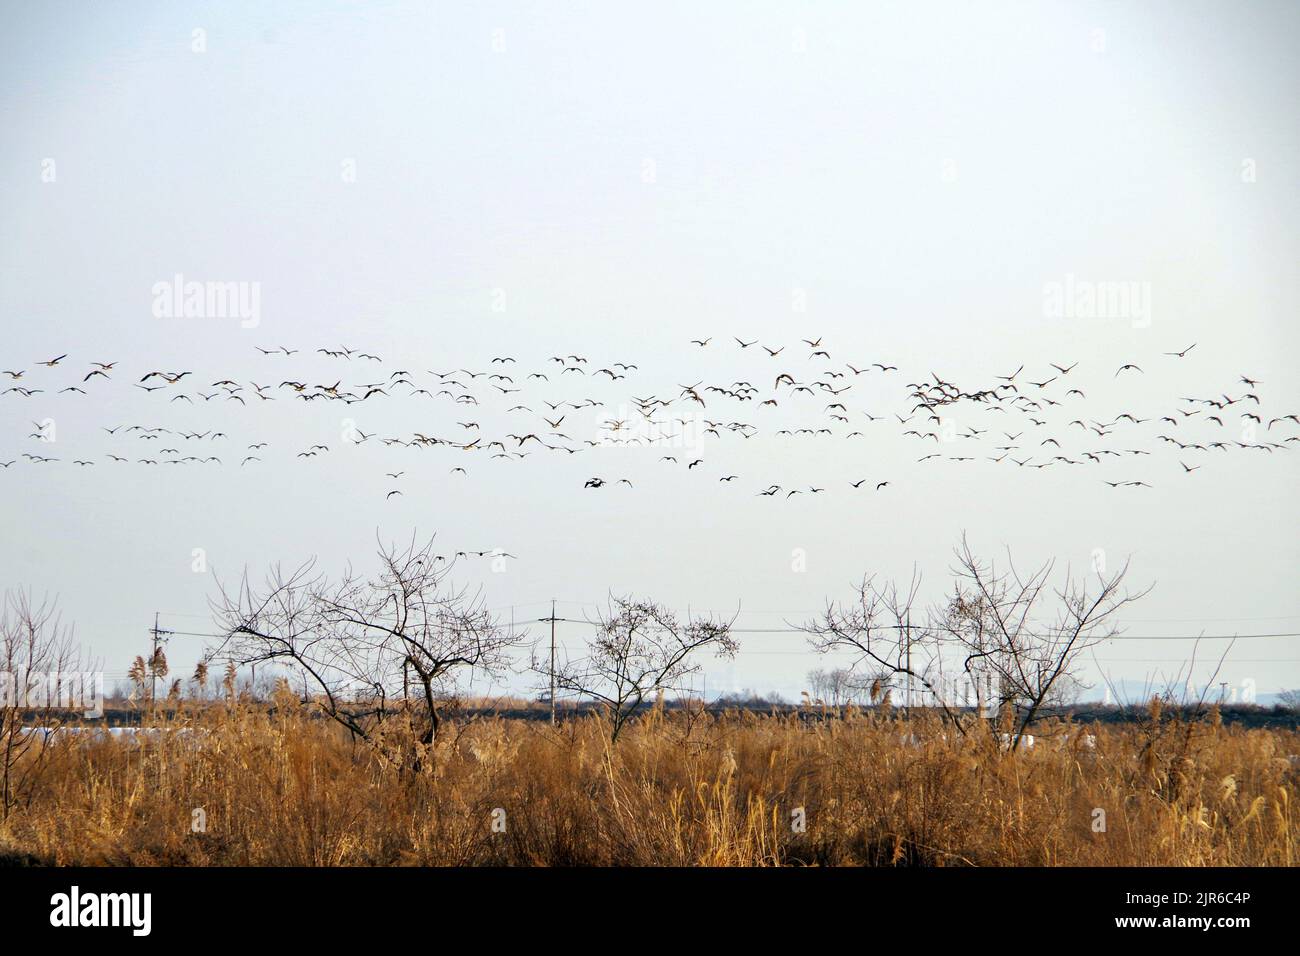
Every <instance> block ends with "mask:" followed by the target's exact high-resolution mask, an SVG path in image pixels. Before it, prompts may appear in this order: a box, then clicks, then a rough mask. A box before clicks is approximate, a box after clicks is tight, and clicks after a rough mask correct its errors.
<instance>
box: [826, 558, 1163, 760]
mask: <svg viewBox="0 0 1300 956" xmlns="http://www.w3.org/2000/svg"><path fill="white" fill-rule="evenodd" d="M957 563H958V566H957V568H956V569H955V572H954V573H955V574H956V578H957V580H956V582H955V585H954V590H953V593H952V595H951V596H950V598H949V599H948V600H947V601H946V602H945V603H943V604H941V605H939V606H937V607H935V608H931V609H929V610H928V611H927V612H926V613H925V615H924V618H922V616H921V615H920V614H919V613H918V614H917V615H916V617H917V620H915V621H914V620H913V608H914V604H915V603H916V597H917V593H918V590H919V584H920V579H919V578H918V577H917V576H916V575H913V577H912V581H911V584H910V586H909V587H908V588H907V589H906V590H903V589H900V588H899V587H897V585H895V584H892V583H890V584H887V585H878V584H876V582H875V579H873V578H870V577H868V578H866V579H864V581H863V582H862V584H861V585H859V587H858V594H857V597H856V600H854V601H853V602H850V603H847V604H828V605H827V609H826V611H825V612H824V614H823V615H822V617H821V618H819V619H816V620H813V621H811V622H809V623H807V624H805V625H803V627H802V630H804V631H805V633H807V634H808V638H809V642H810V643H811V644H812V646H813V648H814V650H817V651H820V652H822V653H826V652H829V651H844V650H848V651H853V652H855V653H856V655H857V658H858V659H857V661H856V662H855V665H854V666H855V668H861V669H864V670H866V671H867V672H868V673H867V674H866V675H865V676H868V677H874V680H875V681H877V682H878V685H879V686H889V685H890V684H891V683H896V682H900V681H904V680H910V681H913V682H915V683H917V684H919V685H920V690H921V691H922V692H924V694H925V696H926V697H927V699H932V700H933V701H934V702H935V703H936V704H937V705H938V706H939V707H940V708H941V709H942V710H943V712H944V714H945V716H946V717H947V718H948V719H949V721H950V722H951V723H952V724H953V725H954V726H955V727H956V728H957V729H958V730H959V731H960V732H961V733H963V734H964V733H965V732H966V729H965V728H966V726H967V724H968V723H969V720H965V719H963V716H964V715H965V713H966V712H965V710H964V709H963V708H964V705H969V704H970V703H972V701H971V697H970V694H971V691H974V694H975V701H974V702H975V703H977V704H979V705H988V706H996V707H999V708H1001V709H1003V711H1004V712H1006V713H1009V715H1010V717H1011V719H1012V720H1013V727H1014V731H1015V732H1014V736H1013V740H1012V744H1011V746H1012V749H1015V748H1017V747H1018V746H1019V745H1020V741H1021V739H1022V737H1023V735H1024V733H1025V730H1026V728H1027V727H1028V726H1029V725H1030V724H1031V723H1032V722H1033V721H1034V720H1035V719H1036V718H1037V717H1039V716H1040V715H1041V714H1042V713H1043V711H1044V709H1045V708H1051V707H1053V706H1058V705H1063V704H1065V703H1067V702H1068V701H1069V700H1070V699H1071V698H1072V696H1073V695H1077V693H1078V689H1079V687H1080V686H1081V685H1080V684H1079V681H1078V674H1077V671H1078V664H1079V655H1080V654H1081V653H1083V651H1085V650H1086V649H1088V648H1089V647H1092V646H1093V645H1095V644H1096V643H1098V642H1099V641H1102V640H1105V639H1106V638H1109V637H1113V636H1115V634H1116V633H1117V628H1116V627H1115V625H1114V623H1113V619H1114V617H1115V615H1116V612H1118V611H1119V610H1120V609H1121V608H1123V607H1124V606H1125V605H1127V604H1129V603H1131V602H1133V601H1136V600H1138V599H1139V598H1141V597H1143V596H1144V595H1145V594H1146V593H1147V591H1143V592H1141V593H1139V594H1134V595H1130V594H1128V593H1126V592H1124V591H1123V590H1122V584H1123V580H1124V577H1125V575H1126V573H1127V571H1128V565H1127V564H1125V565H1124V566H1123V567H1122V568H1120V570H1119V571H1118V572H1116V573H1115V574H1113V575H1111V576H1109V577H1107V576H1106V575H1104V574H1098V577H1097V583H1096V586H1095V588H1093V589H1090V588H1089V587H1088V585H1087V583H1086V582H1084V581H1080V580H1076V579H1074V578H1072V577H1071V576H1070V575H1069V573H1068V571H1067V573H1066V575H1065V578H1064V581H1062V582H1061V583H1060V585H1059V586H1057V587H1053V586H1052V580H1053V575H1054V572H1055V563H1054V562H1048V563H1046V564H1044V565H1042V566H1041V567H1039V568H1038V569H1037V570H1035V571H1034V572H1033V573H1032V574H1029V575H1027V576H1023V575H1021V574H1020V572H1019V571H1018V570H1017V569H1016V567H1015V565H1014V563H1012V562H1011V560H1010V557H1008V564H1007V568H1006V570H999V569H998V568H996V567H995V566H994V565H992V564H987V563H984V562H982V561H980V560H979V559H978V558H976V557H975V555H974V553H973V552H972V551H971V549H970V546H969V545H968V543H967V541H966V538H965V537H964V536H963V538H962V541H961V544H960V546H959V547H958V549H957ZM1148 590H1149V589H1148ZM1052 598H1055V607H1054V608H1049V607H1048V606H1047V605H1048V604H1049V602H1050V601H1051V599H1052ZM945 667H946V668H947V671H948V672H949V673H953V672H955V674H956V675H957V676H958V677H959V678H960V679H959V680H956V681H954V680H952V679H950V678H949V677H947V676H945ZM981 688H988V694H989V698H991V699H984V698H983V697H982V695H981V693H980V689H981Z"/></svg>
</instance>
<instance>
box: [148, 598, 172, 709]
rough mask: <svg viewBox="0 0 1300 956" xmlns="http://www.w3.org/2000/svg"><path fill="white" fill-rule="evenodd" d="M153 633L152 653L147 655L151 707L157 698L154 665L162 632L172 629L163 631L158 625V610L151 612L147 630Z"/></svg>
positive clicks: (169, 632)
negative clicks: (151, 625) (149, 627)
mask: <svg viewBox="0 0 1300 956" xmlns="http://www.w3.org/2000/svg"><path fill="white" fill-rule="evenodd" d="M149 633H150V634H151V635H153V654H152V655H151V656H150V657H149V706H150V707H153V705H154V701H156V700H157V699H158V671H157V669H156V668H155V667H154V665H155V664H156V663H157V661H158V648H159V646H160V645H161V644H162V642H163V635H164V634H171V633H173V632H172V631H164V630H162V629H161V628H159V627H158V612H157V611H154V612H153V627H152V628H151V629H150V630H149Z"/></svg>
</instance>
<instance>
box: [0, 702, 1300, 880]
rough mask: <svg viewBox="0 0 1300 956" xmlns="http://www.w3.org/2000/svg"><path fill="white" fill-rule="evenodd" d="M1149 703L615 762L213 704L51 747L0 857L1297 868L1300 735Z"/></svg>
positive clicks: (569, 730)
mask: <svg viewBox="0 0 1300 956" xmlns="http://www.w3.org/2000/svg"><path fill="white" fill-rule="evenodd" d="M1154 710H1155V712H1154V713H1153V714H1151V715H1149V719H1148V720H1147V722H1146V723H1144V724H1138V725H1132V726H1127V727H1121V728H1107V727H1092V728H1087V729H1086V730H1085V729H1084V728H1080V727H1078V726H1071V725H1067V724H1059V725H1055V726H1044V727H1040V728H1038V730H1037V733H1036V746H1035V747H1033V748H1032V749H1030V750H1027V751H1023V752H1018V753H1007V752H1005V751H1004V750H1002V749H1001V748H999V746H998V743H997V739H996V737H994V736H993V735H992V734H990V733H988V732H987V731H985V732H983V733H981V734H979V735H978V736H968V737H965V738H959V737H958V736H957V735H956V734H954V733H952V730H951V728H948V729H946V730H945V728H944V727H943V726H941V725H940V723H939V722H938V721H937V720H931V719H928V718H919V719H917V720H914V721H912V722H911V723H910V724H908V723H906V722H902V721H899V720H898V719H896V718H895V717H894V716H892V715H890V714H889V713H888V711H887V710H886V711H883V712H882V711H875V712H864V713H850V714H849V715H848V716H847V717H845V718H842V719H820V717H821V715H818V714H804V715H793V716H790V715H786V716H760V715H754V714H745V713H736V714H732V715H727V716H720V717H719V716H711V715H695V716H692V715H689V714H681V713H677V714H673V713H668V714H664V713H658V712H656V713H651V714H649V715H648V716H646V717H643V718H640V719H638V720H635V721H633V722H632V723H631V724H630V725H629V726H628V727H627V729H626V730H625V731H624V733H623V734H622V735H621V736H620V737H619V739H618V741H617V743H614V744H611V743H610V735H609V727H608V726H607V725H606V724H605V723H604V722H603V721H602V720H601V719H600V718H599V717H595V716H589V717H583V718H578V719H573V720H569V721H566V722H564V723H563V724H562V725H561V726H560V727H559V728H552V727H550V726H549V725H547V724H539V723H536V722H530V721H520V720H503V719H478V720H473V721H469V722H465V723H459V724H458V723H454V722H449V723H448V725H447V726H446V727H445V728H444V730H443V732H442V733H440V734H439V737H438V740H437V742H436V743H435V744H434V745H433V746H432V747H425V746H423V745H420V744H418V743H413V742H412V743H405V742H403V740H402V739H401V735H400V734H394V735H390V736H389V738H388V739H387V740H386V741H385V744H386V746H385V747H384V748H382V749H381V748H375V747H366V746H360V745H357V744H355V743H354V742H353V741H351V740H350V739H349V738H348V736H347V735H346V733H345V732H344V731H342V730H341V728H339V727H337V726H336V725H332V724H329V723H327V722H325V721H321V720H316V719H310V718H309V717H308V716H307V714H306V712H305V711H304V710H302V709H299V708H297V707H295V706H292V705H290V706H288V707H280V708H278V709H276V710H274V711H271V712H268V711H267V710H266V709H265V708H260V707H258V708H255V707H251V706H238V707H225V706H214V707H211V708H207V709H205V710H202V711H198V710H194V711H191V712H189V713H188V715H186V714H182V715H181V716H180V717H179V718H178V719H176V720H175V721H174V722H171V723H170V724H169V726H170V727H171V728H172V729H173V730H175V729H179V728H188V730H189V732H187V733H174V732H173V733H164V734H160V735H158V736H157V739H155V740H153V741H145V742H130V741H126V740H115V739H98V740H94V741H87V740H85V739H84V738H83V739H80V740H78V739H75V738H67V739H65V740H64V741H63V742H62V743H57V742H56V743H54V744H52V745H50V746H49V747H48V748H46V749H45V751H44V754H43V756H41V757H40V764H39V766H38V767H36V768H35V769H36V771H37V772H35V773H32V774H31V775H30V776H29V777H28V778H27V784H26V787H27V789H26V791H25V792H24V793H22V794H20V796H21V797H22V799H21V800H20V801H19V802H18V803H17V804H16V805H15V806H14V807H13V808H12V809H11V811H10V813H9V815H8V817H7V819H5V820H4V822H3V824H0V859H3V860H4V861H6V862H10V863H32V864H55V865H64V864H67V865H100V864H110V865H111V864H126V865H153V864H173V865H177V864H179V865H309V866H320V865H324V866H332V865H345V864H363V865H364V864H377V865H394V864H396V865H407V864H416V865H419V864H432V865H479V864H496V865H525V866H532V865H588V864H590V865H682V866H691V865H708V866H757V865H779V864H793V865H801V864H830V865H834V864H866V865H884V866H888V865H933V866H965V865H978V866H1010V865H1019V866H1043V865H1048V866H1050V865H1071V864H1072V865H1120V866H1154V865H1191V866H1209V865H1221V866H1241V865H1246V866H1251V865H1291V864H1292V863H1293V862H1294V860H1295V859H1296V843H1297V834H1298V833H1300V828H1297V826H1296V822H1295V810H1294V809H1293V806H1294V799H1295V795H1296V786H1297V781H1298V779H1300V770H1298V768H1297V766H1296V764H1297V762H1298V761H1297V760H1296V759H1295V758H1293V757H1291V755H1293V754H1296V753H1300V734H1297V732H1296V731H1294V730H1290V731H1278V730H1248V729H1244V728H1240V727H1231V726H1224V725H1222V724H1220V723H1219V722H1218V720H1217V715H1216V714H1215V713H1214V712H1211V713H1210V714H1209V716H1208V718H1207V719H1205V720H1202V721H1199V722H1197V723H1184V722H1182V721H1181V720H1179V719H1177V718H1174V719H1172V720H1171V719H1169V718H1168V717H1165V718H1163V719H1162V718H1161V716H1160V715H1159V713H1158V709H1154ZM809 717H812V718H815V719H807V718H809ZM1088 733H1091V734H1094V735H1095V736H1094V737H1093V738H1092V740H1091V741H1090V740H1089V739H1088V738H1087V736H1086V734H1088ZM1089 743H1093V744H1095V746H1094V747H1089V746H1088V744H1089ZM394 754H398V755H403V756H401V757H400V758H399V759H394ZM28 759H33V757H32V756H31V755H29V758H28ZM800 809H802V813H800V812H799V811H800ZM801 820H802V821H803V823H804V827H803V831H802V832H799V829H800V828H799V826H798V824H799V822H800V821H801Z"/></svg>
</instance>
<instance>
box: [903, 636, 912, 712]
mask: <svg viewBox="0 0 1300 956" xmlns="http://www.w3.org/2000/svg"><path fill="white" fill-rule="evenodd" d="M904 633H905V634H906V635H907V636H906V638H905V639H906V641H907V719H908V720H911V719H912V612H911V611H910V610H909V611H908V612H907V629H906V630H905V631H904Z"/></svg>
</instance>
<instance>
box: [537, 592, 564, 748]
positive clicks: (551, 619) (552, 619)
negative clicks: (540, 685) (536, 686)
mask: <svg viewBox="0 0 1300 956" xmlns="http://www.w3.org/2000/svg"><path fill="white" fill-rule="evenodd" d="M558 620H559V618H557V617H556V616H555V599H554V598H552V599H551V616H550V617H540V618H538V619H537V622H538V623H539V624H545V623H547V622H548V621H549V622H550V625H551V726H552V727H554V726H555V622H556V621H558Z"/></svg>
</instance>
